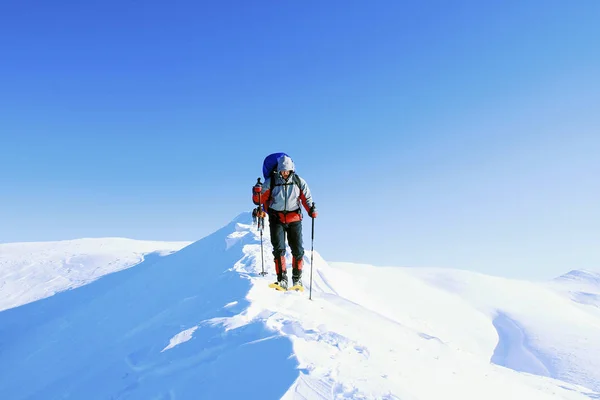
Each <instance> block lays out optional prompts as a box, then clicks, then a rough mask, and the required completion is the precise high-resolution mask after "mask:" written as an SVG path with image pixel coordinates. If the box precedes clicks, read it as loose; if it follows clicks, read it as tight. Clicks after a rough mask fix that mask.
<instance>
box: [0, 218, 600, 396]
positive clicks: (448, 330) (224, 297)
mask: <svg viewBox="0 0 600 400" xmlns="http://www.w3.org/2000/svg"><path fill="white" fill-rule="evenodd" d="M250 220H251V218H250V215H249V214H247V213H244V214H242V215H240V216H239V217H237V218H236V219H234V220H233V221H232V222H231V223H230V224H228V225H227V226H225V227H223V228H222V229H220V230H219V231H217V232H215V233H213V234H212V235H210V236H208V237H206V238H204V239H202V240H199V241H198V242H195V243H193V244H191V245H189V246H186V247H184V248H182V249H181V250H180V251H177V252H175V253H173V254H170V255H167V256H164V257H146V259H145V261H144V262H142V263H141V264H139V265H137V266H135V267H133V268H127V269H124V270H120V271H118V272H114V273H111V274H108V275H106V276H103V277H101V278H100V279H96V280H94V279H95V278H97V277H98V276H99V275H100V274H98V273H97V274H95V275H94V276H93V278H92V277H90V278H89V279H87V278H82V281H85V282H84V283H87V282H91V283H88V284H85V285H83V286H79V287H77V288H72V286H66V287H64V288H63V289H65V288H71V290H66V291H62V292H60V293H57V294H55V295H53V296H50V297H46V298H42V299H40V300H38V301H35V302H30V303H28V304H24V305H22V306H19V307H13V308H10V309H7V310H5V311H3V312H0V376H1V377H2V379H0V398H7V399H52V398H61V399H68V398H72V399H81V398H85V399H125V398H127V399H150V398H151V399H232V398H235V399H237V398H245V399H278V398H285V399H503V400H504V399H589V398H600V394H599V393H598V392H599V391H600V365H599V360H600V341H599V339H598V338H600V315H599V314H598V313H597V312H596V310H597V307H596V306H595V305H594V304H589V303H585V302H581V301H578V300H577V299H574V298H573V296H572V292H574V291H577V290H579V291H582V290H584V289H581V286H580V284H581V281H578V286H573V285H572V282H571V281H570V280H564V279H561V278H559V279H557V280H554V281H552V282H548V283H536V282H525V281H516V280H509V279H504V278H497V277H491V276H486V275H481V274H477V273H473V272H468V271H457V270H445V269H416V268H415V269H411V268H397V267H373V266H369V265H359V264H349V263H327V262H326V261H325V260H323V259H322V258H321V257H320V256H319V254H318V253H317V252H316V251H315V253H314V269H313V285H312V299H313V300H312V301H311V300H309V299H308V288H307V291H306V292H305V293H297V292H286V293H281V292H276V291H274V290H273V289H269V288H268V287H267V284H268V283H269V282H271V281H273V280H274V275H273V274H272V271H273V263H272V257H271V255H270V252H271V247H270V245H269V238H268V229H267V231H266V232H265V234H264V237H263V244H264V253H263V254H264V266H265V269H266V270H267V271H269V272H271V275H269V276H267V277H262V276H261V275H260V274H259V272H260V270H261V268H262V262H261V260H262V259H261V244H260V235H259V234H258V232H256V230H255V229H254V228H253V227H252V226H251V223H250ZM4 246H8V245H4ZM318 246H319V243H318V241H317V242H315V248H318ZM307 247H309V246H307ZM1 249H2V248H0V251H2V250H1ZM33 251H34V250H33V249H32V252H33ZM65 251H66V253H65V254H63V256H65V258H64V259H69V257H70V256H69V254H71V253H70V250H65ZM0 254H2V253H0ZM32 254H33V253H32ZM288 255H289V251H288ZM31 258H33V259H37V256H33V255H32V256H31ZM8 259H10V257H6V258H5V259H4V260H5V261H4V262H5V263H6V262H7V261H6V260H8ZM100 264H101V263H100ZM2 265H6V264H2ZM98 265H99V264H98ZM305 265H306V271H305V279H304V281H305V284H307V286H308V283H309V282H310V254H309V253H307V255H306V264H305ZM78 268H80V270H81V271H84V272H81V275H82V277H84V276H86V274H87V273H89V272H90V271H92V270H94V268H89V267H88V266H86V265H84V266H79V267H78ZM72 269H76V268H75V267H73V268H72ZM61 271H63V273H64V270H61ZM85 271H87V272H85ZM103 271H105V272H110V269H104V270H103ZM567 275H568V274H567ZM572 275H577V274H575V273H573V274H572ZM32 276H35V275H32ZM36 280H37V278H36ZM22 281H23V282H25V281H27V278H24V279H22ZM585 284H586V286H585V293H597V292H594V291H593V290H596V289H598V287H597V286H594V285H595V283H594V281H593V279H585ZM594 288H595V289H594ZM1 290H2V291H3V292H5V291H6V288H4V287H3V288H2V289H1ZM61 290H62V289H61ZM7 295H9V296H10V293H7Z"/></svg>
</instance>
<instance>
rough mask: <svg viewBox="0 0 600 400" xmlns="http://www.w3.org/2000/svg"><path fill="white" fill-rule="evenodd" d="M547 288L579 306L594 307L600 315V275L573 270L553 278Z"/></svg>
mask: <svg viewBox="0 0 600 400" xmlns="http://www.w3.org/2000/svg"><path fill="white" fill-rule="evenodd" d="M549 286H550V287H551V288H552V289H554V290H556V291H558V292H559V293H562V294H563V295H566V296H568V297H569V298H570V299H571V300H573V301H575V302H577V303H579V304H585V305H588V306H592V307H594V308H595V310H596V312H597V313H598V315H600V273H598V272H594V271H590V270H573V271H570V272H568V273H566V274H564V275H561V276H559V277H558V278H555V279H554V280H552V281H551V282H550V283H549Z"/></svg>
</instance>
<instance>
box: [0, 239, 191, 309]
mask: <svg viewBox="0 0 600 400" xmlns="http://www.w3.org/2000/svg"><path fill="white" fill-rule="evenodd" d="M188 244H190V242H156V241H146V240H132V239H123V238H101V239H77V240H63V241H58V242H27V243H7V244H0V293H2V296H1V297H0V311H2V310H5V309H7V308H11V307H16V306H19V305H22V304H25V303H29V302H31V301H34V300H39V299H43V298H44V297H48V296H51V295H53V294H54V293H57V292H61V291H63V290H66V289H72V288H76V287H79V286H81V285H85V284H86V283H89V282H91V281H93V280H95V279H97V278H99V277H101V276H103V275H106V274H108V273H111V272H115V271H119V270H122V269H124V268H128V267H131V266H132V265H135V264H138V263H140V262H141V261H143V260H144V257H147V256H149V255H150V256H151V257H152V256H153V255H156V256H158V255H167V254H170V253H172V252H174V251H177V250H180V249H181V248H182V247H184V246H187V245H188Z"/></svg>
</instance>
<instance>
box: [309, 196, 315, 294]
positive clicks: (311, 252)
mask: <svg viewBox="0 0 600 400" xmlns="http://www.w3.org/2000/svg"><path fill="white" fill-rule="evenodd" d="M312 206H313V208H314V207H315V203H313V205H312ZM311 217H312V216H311ZM314 243H315V219H314V218H313V219H312V232H311V237H310V289H309V290H308V299H309V300H312V272H313V256H314V254H315V249H314Z"/></svg>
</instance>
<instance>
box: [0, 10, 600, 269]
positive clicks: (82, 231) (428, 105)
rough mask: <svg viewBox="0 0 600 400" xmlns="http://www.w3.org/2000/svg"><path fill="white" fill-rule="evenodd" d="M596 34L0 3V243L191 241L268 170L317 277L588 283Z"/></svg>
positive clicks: (580, 29) (464, 15) (432, 19)
mask: <svg viewBox="0 0 600 400" xmlns="http://www.w3.org/2000/svg"><path fill="white" fill-rule="evenodd" d="M598 21H600V2H598V1H597V0H583V1H577V2H565V1H558V0H549V1H548V0H543V1H542V0H540V1H527V2H521V1H502V2H499V1H498V2H482V1H457V2H448V1H427V2H401V1H395V0H394V1H377V2H368V1H327V2H324V1H285V2H281V1H277V2H276V1H271V2H248V1H219V2H198V1H171V2H166V1H160V2H159V1H143V2H141V1H138V2H134V1H116V0H108V1H102V2H77V1H64V0H58V1H52V2H43V1H30V2H28V1H9V2H3V3H2V5H0V185H1V186H0V187H1V188H2V189H1V192H0V193H1V195H0V241H1V242H15V241H42V240H61V239H72V238H80V237H102V236H122V237H130V238H136V239H153V240H196V239H198V238H201V237H203V236H205V235H207V234H209V233H211V232H213V231H215V230H216V229H218V228H220V227H221V226H223V225H225V224H226V223H227V222H229V221H230V220H231V219H233V218H234V217H235V216H236V215H238V214H239V213H240V212H243V211H249V210H251V208H252V203H251V199H250V195H251V191H250V188H251V186H252V185H253V184H254V182H255V180H256V178H257V177H258V176H259V175H260V169H261V163H262V160H263V158H264V157H265V156H266V155H267V154H269V153H271V152H276V151H285V152H287V153H288V154H290V155H291V156H292V157H293V159H294V161H295V162H296V165H297V172H298V173H299V174H300V175H301V176H303V177H304V178H305V179H306V180H307V181H308V183H309V185H310V186H311V189H312V191H313V194H314V199H315V201H316V203H317V206H318V208H319V210H320V215H319V218H318V219H317V221H316V229H317V231H316V239H315V249H316V250H318V251H319V252H320V253H321V254H322V255H323V256H324V257H325V258H326V259H327V260H331V261H354V262H366V263H372V264H375V265H403V266H438V267H454V268H465V269H473V270H478V271H482V272H485V273H492V274H497V275H505V276H518V277H524V278H548V277H552V276H554V275H558V274H560V273H562V272H566V271H568V270H570V269H573V268H600V211H599V199H600V188H599V187H600V183H599V182H600V179H599V178H598V177H599V176H600V111H599V110H600V50H599V46H598V40H599V38H600V23H599V22H598ZM306 221H308V220H306ZM308 222H309V221H308ZM309 230H310V224H309V223H306V224H305V233H308V231H309ZM306 247H307V248H308V249H310V242H307V243H306Z"/></svg>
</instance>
